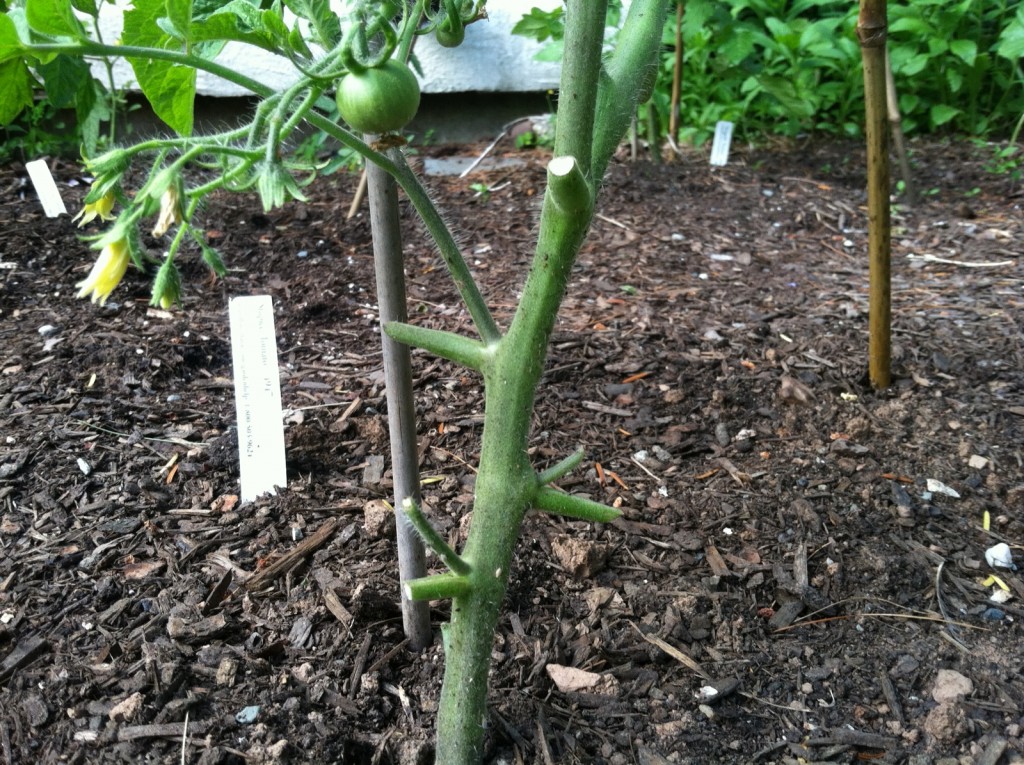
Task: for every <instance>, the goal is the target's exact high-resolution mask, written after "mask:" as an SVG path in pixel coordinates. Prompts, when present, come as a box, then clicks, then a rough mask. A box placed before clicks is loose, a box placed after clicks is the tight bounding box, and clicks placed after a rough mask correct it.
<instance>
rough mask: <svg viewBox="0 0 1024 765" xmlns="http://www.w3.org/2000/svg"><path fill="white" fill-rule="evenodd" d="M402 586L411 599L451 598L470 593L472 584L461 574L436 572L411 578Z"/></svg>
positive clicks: (406, 595)
mask: <svg viewBox="0 0 1024 765" xmlns="http://www.w3.org/2000/svg"><path fill="white" fill-rule="evenodd" d="M402 587H404V588H405V597H407V598H408V599H409V600H418V601H423V600H451V599H452V598H460V597H465V596H466V595H468V594H469V591H470V589H471V588H472V584H471V583H470V581H469V579H467V578H466V577H464V576H460V575H459V574H435V575H434V576H425V577H423V578H422V579H410V580H409V581H408V582H405V583H404V584H403V585H402Z"/></svg>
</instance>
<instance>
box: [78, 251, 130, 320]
mask: <svg viewBox="0 0 1024 765" xmlns="http://www.w3.org/2000/svg"><path fill="white" fill-rule="evenodd" d="M128 259H129V255H128V240H127V239H116V240H114V241H113V242H111V243H110V244H108V245H105V246H104V247H103V250H102V251H101V252H100V256H99V257H98V258H97V259H96V262H95V263H94V264H93V267H92V271H90V272H89V275H88V276H87V277H85V280H84V281H80V282H79V283H78V284H76V285H75V286H76V287H78V288H79V289H78V297H80V298H83V297H88V296H91V298H92V302H94V303H99V304H100V305H103V304H104V303H106V302H107V298H108V297H110V293H111V292H113V291H114V288H115V287H117V285H118V284H119V283H120V282H121V277H123V276H124V272H125V271H127V270H128Z"/></svg>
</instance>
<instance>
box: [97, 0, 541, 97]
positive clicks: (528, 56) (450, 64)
mask: <svg viewBox="0 0 1024 765" xmlns="http://www.w3.org/2000/svg"><path fill="white" fill-rule="evenodd" d="M559 3H560V0H488V3H487V18H486V19H484V20H483V21H478V22H476V23H474V24H471V25H469V26H468V27H467V28H466V39H465V41H464V42H463V43H462V45H460V46H459V47H458V48H452V49H449V48H442V47H441V46H439V45H438V44H437V43H436V42H435V41H434V38H433V36H424V37H420V38H418V39H417V41H416V47H415V51H414V52H415V54H416V57H417V59H418V60H419V62H420V65H421V66H422V68H423V74H424V76H423V77H422V78H420V85H421V87H422V89H423V92H424V93H460V92H467V91H485V92H536V91H543V90H548V89H553V88H557V87H558V77H559V72H560V71H561V66H560V64H559V63H557V62H540V61H535V60H534V58H533V57H534V55H535V54H536V53H537V51H539V50H540V49H541V47H542V46H541V45H540V44H539V43H536V42H534V41H533V40H528V39H527V38H525V37H518V36H515V35H513V34H512V27H513V26H515V25H516V24H517V23H518V22H519V20H520V19H521V18H522V17H523V14H525V13H529V12H530V9H531V8H533V7H538V8H542V9H543V10H546V11H550V10H552V9H553V8H555V7H557V6H558V5H559ZM130 4H131V3H130V0H117V2H116V3H113V4H111V3H103V4H102V5H101V6H100V31H101V33H102V35H103V39H104V40H118V39H120V37H121V29H122V26H123V22H122V13H123V12H124V10H125V9H126V8H128V7H129V6H130ZM332 6H334V7H335V10H338V7H339V3H337V2H334V3H332ZM217 61H218V62H219V63H222V64H225V65H227V66H230V67H232V68H234V69H238V70H239V71H241V72H244V73H245V74H246V75H248V76H249V77H252V78H254V79H257V80H259V81H260V82H262V83H265V84H267V85H270V86H272V87H274V88H276V89H278V90H283V89H284V88H286V87H288V86H289V85H291V84H292V83H294V82H295V79H296V72H295V69H294V67H292V65H291V64H290V63H289V62H288V61H287V59H285V58H283V57H281V56H275V55H273V54H271V53H268V52H266V51H263V50H260V49H258V48H254V47H253V46H251V45H243V44H241V43H229V44H228V45H226V46H225V47H224V50H223V51H222V52H221V54H220V55H219V56H218V57H217ZM93 74H94V75H95V76H97V77H99V78H100V79H101V81H103V82H106V72H105V70H104V68H103V65H102V63H100V62H96V63H94V64H93ZM114 79H115V82H116V83H117V84H118V87H125V86H127V87H129V88H131V89H136V90H137V89H138V88H137V85H136V83H135V74H134V72H133V71H132V68H131V66H130V65H129V64H128V62H127V61H124V60H123V59H122V60H119V61H117V62H116V63H115V66H114ZM196 89H197V92H198V93H200V94H201V95H206V96H244V95H249V92H248V91H246V90H245V89H243V88H239V87H238V86H237V85H234V84H232V83H229V82H226V81H224V80H222V79H220V78H219V77H216V76H214V75H211V74H208V73H207V72H199V73H198V76H197V79H196Z"/></svg>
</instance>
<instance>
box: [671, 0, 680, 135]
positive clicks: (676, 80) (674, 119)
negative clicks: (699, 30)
mask: <svg viewBox="0 0 1024 765" xmlns="http://www.w3.org/2000/svg"><path fill="white" fill-rule="evenodd" d="M682 90H683V3H682V2H681V1H680V2H677V3H676V55H675V62H674V65H673V68H672V99H671V101H670V105H669V110H668V134H669V136H670V137H671V138H672V145H673V146H675V145H676V143H678V141H679V99H680V97H681V95H682Z"/></svg>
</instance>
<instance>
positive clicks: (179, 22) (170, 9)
mask: <svg viewBox="0 0 1024 765" xmlns="http://www.w3.org/2000/svg"><path fill="white" fill-rule="evenodd" d="M165 1H166V3H167V18H168V19H170V21H171V24H172V25H173V26H174V28H175V29H176V30H178V33H179V34H180V35H181V37H182V39H183V40H185V42H188V41H189V40H190V39H191V38H190V37H189V33H190V31H191V29H192V0H165Z"/></svg>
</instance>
